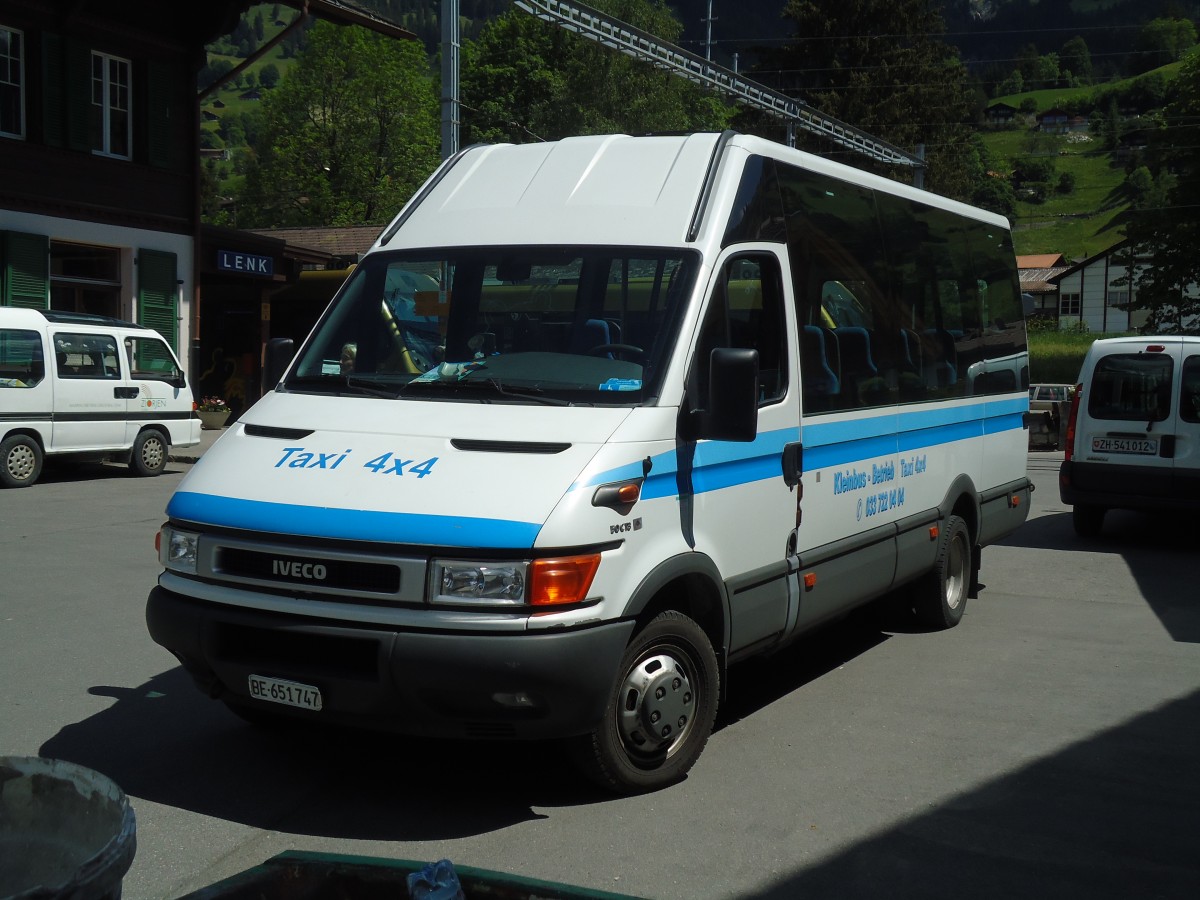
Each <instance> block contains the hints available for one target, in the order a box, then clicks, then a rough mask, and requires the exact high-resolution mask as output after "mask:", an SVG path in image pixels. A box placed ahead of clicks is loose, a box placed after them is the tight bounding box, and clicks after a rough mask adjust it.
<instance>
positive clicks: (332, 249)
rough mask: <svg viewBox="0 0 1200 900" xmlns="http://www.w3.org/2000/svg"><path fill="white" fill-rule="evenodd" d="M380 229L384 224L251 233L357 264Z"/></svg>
mask: <svg viewBox="0 0 1200 900" xmlns="http://www.w3.org/2000/svg"><path fill="white" fill-rule="evenodd" d="M383 229H384V226H383V225H354V226H350V227H347V228H259V229H252V233H253V234H259V235H262V236H263V237H272V238H277V239H279V240H281V241H286V242H287V243H288V244H290V245H294V246H297V247H307V248H309V249H310V250H320V251H322V252H324V253H328V254H330V255H331V256H336V257H340V258H348V259H352V260H354V261H356V262H357V261H358V259H359V258H360V257H361V256H362V255H363V254H364V253H366V252H367V251H368V250H370V249H371V245H372V244H374V243H375V240H376V238H378V237H379V235H380V232H382V231H383Z"/></svg>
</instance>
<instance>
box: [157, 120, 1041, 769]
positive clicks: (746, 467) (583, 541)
mask: <svg viewBox="0 0 1200 900" xmlns="http://www.w3.org/2000/svg"><path fill="white" fill-rule="evenodd" d="M267 356H268V369H269V370H270V371H272V372H273V373H274V374H275V375H277V376H278V378H279V380H278V386H277V387H276V388H275V390H274V391H272V392H270V393H268V394H267V395H266V396H264V397H263V399H262V400H260V401H259V402H258V403H257V404H256V405H255V406H254V407H252V408H251V409H250V410H249V411H247V412H246V413H245V414H243V415H242V416H241V418H240V419H239V421H238V423H237V424H235V425H234V426H232V427H231V428H230V429H229V430H228V431H227V432H226V433H225V434H224V435H223V436H222V437H221V439H220V440H219V441H217V442H216V444H215V445H214V446H213V447H212V448H211V449H210V450H209V451H208V452H207V453H206V454H205V455H204V457H203V458H202V459H201V460H200V462H199V463H198V464H197V465H196V466H195V467H194V469H193V471H191V472H190V473H189V474H188V475H187V476H186V478H185V479H184V480H183V482H182V483H181V485H180V487H179V490H178V491H177V493H176V494H175V495H174V497H173V498H172V499H171V501H170V504H169V506H168V509H167V514H168V517H169V518H168V521H167V523H166V524H165V525H164V526H163V528H162V530H161V532H160V535H159V538H160V543H159V548H160V556H161V560H162V563H163V566H164V571H163V573H162V575H161V577H160V579H159V583H158V585H157V586H156V587H155V588H154V589H153V590H152V591H151V594H150V597H149V601H148V606H147V622H148V626H149V630H150V633H151V635H152V636H153V638H154V640H156V641H157V642H158V643H160V644H162V645H163V646H165V647H166V648H168V649H169V650H171V652H172V653H174V654H175V655H176V657H177V658H178V659H179V660H180V662H181V663H182V665H183V666H184V668H185V669H186V670H187V671H188V672H189V673H190V674H191V675H192V676H193V678H194V679H195V680H196V682H197V684H198V685H200V687H201V688H202V689H203V690H205V691H206V692H207V693H209V694H210V695H211V696H214V697H218V698H220V699H221V700H222V701H223V702H225V703H226V704H227V705H228V706H229V707H230V708H231V709H232V710H234V711H235V712H237V713H238V714H240V715H242V716H243V717H245V718H248V719H250V720H252V721H258V720H264V719H267V720H273V719H279V718H289V719H295V720H300V721H312V722H323V723H334V724H348V725H364V726H368V727H372V728H378V729H386V730H393V731H396V732H401V733H406V734H412V735H435V736H442V737H446V736H449V737H460V738H488V739H500V738H511V739H525V740H542V739H568V740H569V743H570V745H571V747H572V748H573V749H574V752H575V757H576V758H577V760H578V761H579V763H580V765H581V766H582V767H583V769H584V770H585V771H586V772H587V773H588V774H589V775H591V776H593V777H594V778H596V779H597V780H598V781H599V782H601V783H602V784H604V785H606V786H608V787H610V788H612V789H614V790H616V791H621V792H632V791H642V790H650V789H654V788H658V787H661V786H663V785H666V784H670V783H672V782H674V781H676V780H678V779H680V778H682V777H683V776H684V775H685V774H686V773H687V771H688V770H689V769H690V768H691V766H692V765H693V763H695V761H696V759H697V758H698V757H699V755H700V753H701V751H702V749H703V747H704V745H705V743H706V741H707V740H708V737H709V734H710V732H711V730H712V728H713V724H714V721H715V719H716V716H717V710H718V705H719V701H720V697H721V694H722V692H723V691H724V690H725V685H726V675H727V673H728V672H729V670H730V665H731V664H732V663H734V662H736V661H738V660H740V659H743V658H746V657H748V656H751V655H755V654H759V653H763V652H772V651H776V650H779V649H780V648H782V647H785V646H787V645H788V644H789V643H791V642H792V641H794V640H795V639H796V638H797V637H799V636H800V635H802V634H805V633H807V632H808V631H810V630H811V629H812V628H814V627H817V626H819V625H821V624H822V623H825V622H828V621H830V620H832V619H834V618H837V617H840V616H842V615H844V614H845V613H846V612H848V611H849V610H851V609H853V608H855V607H857V606H860V605H862V604H864V603H867V602H869V601H871V600H873V599H876V598H878V597H881V596H883V595H885V594H890V593H893V592H896V591H899V590H903V591H904V592H906V594H905V596H906V597H908V598H909V600H910V605H911V606H912V608H913V609H914V610H915V612H916V614H918V615H919V616H920V618H921V619H922V620H923V621H924V622H926V623H927V624H928V625H930V626H932V627H934V628H945V627H949V626H952V625H955V624H957V623H958V621H959V620H960V619H961V617H962V615H963V610H964V607H965V604H966V601H967V599H968V596H970V595H972V594H973V591H974V586H975V584H976V578H977V574H978V570H979V564H980V549H981V548H982V547H983V546H985V545H986V544H988V543H991V542H993V541H995V540H997V539H999V538H1001V537H1003V536H1004V535H1007V534H1009V533H1010V532H1012V531H1013V530H1014V529H1016V528H1017V527H1018V526H1019V525H1020V524H1021V523H1022V522H1023V521H1024V519H1025V517H1026V513H1027V510H1028V498H1029V492H1030V484H1029V481H1028V478H1027V476H1026V471H1025V458H1026V448H1027V445H1028V437H1027V433H1026V430H1025V429H1026V415H1027V412H1028V408H1029V405H1028V404H1029V401H1028V393H1027V390H1028V380H1029V379H1028V363H1027V358H1028V357H1027V346H1026V339H1025V325H1024V320H1023V318H1022V306H1021V297H1020V292H1019V287H1018V282H1017V275H1016V263H1015V259H1014V256H1013V251H1012V243H1011V239H1010V235H1009V231H1008V226H1007V223H1006V222H1005V221H1004V220H1003V219H1002V218H1000V217H997V216H994V215H992V214H989V213H987V212H984V211H981V210H977V209H974V208H971V207H968V206H964V205H962V204H959V203H955V202H952V201H949V200H946V199H944V198H941V197H937V196H934V195H932V194H928V193H925V192H922V191H919V190H916V189H914V188H911V187H908V186H906V185H903V184H899V183H896V182H893V181H890V180H888V179H885V178H881V177H876V176H873V175H869V174H867V173H864V172H861V171H858V170H855V169H852V168H848V167H845V166H841V165H838V164H835V163H831V162H829V161H827V160H824V159H820V158H817V157H814V156H811V155H808V154H805V153H802V152H799V151H796V150H792V149H789V148H785V147H782V146H780V145H777V144H774V143H771V142H769V141H765V140H762V139H758V138H754V137H748V136H744V135H738V134H735V133H732V132H727V133H725V134H721V135H718V134H696V135H689V136H671V137H628V136H621V135H616V136H598V137H581V138H571V139H567V140H563V141H559V142H556V143H544V144H536V145H526V146H507V145H505V146H477V147H471V148H468V149H466V150H463V151H462V152H461V153H459V154H458V155H456V156H455V157H452V158H451V159H449V160H447V162H446V163H444V164H443V166H442V167H441V168H440V169H439V170H438V171H437V172H436V173H435V174H434V175H433V177H431V178H430V180H429V181H428V182H427V183H426V184H425V185H424V187H423V188H422V189H421V190H420V192H418V194H417V195H416V196H415V197H414V198H413V199H412V200H411V201H410V202H409V204H408V205H407V206H406V207H405V208H404V209H403V210H402V211H401V213H400V214H399V216H397V218H396V219H395V220H394V221H393V222H392V223H391V224H390V225H389V226H388V227H387V228H385V229H384V230H383V232H382V234H381V235H380V237H379V239H378V241H377V242H376V243H375V245H374V247H373V248H372V249H371V251H370V252H369V253H368V254H366V255H365V256H364V258H363V259H362V261H361V262H360V264H359V265H358V266H357V267H356V269H355V271H354V273H353V274H352V275H351V277H350V278H349V279H348V280H347V282H346V284H345V285H344V286H343V287H342V289H341V290H340V291H339V293H338V295H337V296H336V297H335V298H334V300H333V302H332V303H331V304H330V306H329V308H328V309H327V310H326V311H325V313H324V315H323V316H322V318H321V320H320V321H319V322H318V323H317V325H316V327H315V328H314V330H313V332H312V333H311V334H310V335H309V336H308V337H307V338H306V339H305V340H304V341H303V342H302V344H301V345H300V347H299V349H298V350H296V351H295V352H294V354H293V348H292V347H291V346H289V345H288V342H273V343H272V344H271V345H270V346H269V347H268V349H267ZM735 671H736V670H735Z"/></svg>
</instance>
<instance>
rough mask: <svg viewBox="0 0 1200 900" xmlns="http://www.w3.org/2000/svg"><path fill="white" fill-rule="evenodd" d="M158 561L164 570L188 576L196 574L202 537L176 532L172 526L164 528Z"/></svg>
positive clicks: (191, 533) (186, 532) (187, 532)
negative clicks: (197, 556) (197, 551)
mask: <svg viewBox="0 0 1200 900" xmlns="http://www.w3.org/2000/svg"><path fill="white" fill-rule="evenodd" d="M161 534H162V540H161V541H159V547H158V559H159V562H161V563H162V564H163V567H164V568H167V569H170V570H172V571H173V572H183V573H185V574H187V575H195V574H196V548H197V547H198V546H199V544H200V535H198V534H194V533H193V532H190V531H176V530H175V529H174V528H172V527H171V526H170V525H164V526H163V528H162V532H161Z"/></svg>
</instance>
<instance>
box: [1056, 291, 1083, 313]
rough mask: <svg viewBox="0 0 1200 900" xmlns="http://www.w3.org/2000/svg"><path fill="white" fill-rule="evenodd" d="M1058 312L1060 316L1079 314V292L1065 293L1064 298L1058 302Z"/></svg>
mask: <svg viewBox="0 0 1200 900" xmlns="http://www.w3.org/2000/svg"><path fill="white" fill-rule="evenodd" d="M1058 314H1059V315H1060V316H1077V315H1079V295H1078V294H1063V295H1062V300H1061V302H1060V303H1059V304H1058Z"/></svg>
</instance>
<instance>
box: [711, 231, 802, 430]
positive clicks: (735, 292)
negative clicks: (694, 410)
mask: <svg viewBox="0 0 1200 900" xmlns="http://www.w3.org/2000/svg"><path fill="white" fill-rule="evenodd" d="M786 340H787V326H786V324H785V321H784V313H783V285H782V282H781V280H780V275H779V263H778V261H777V260H776V259H775V257H774V256H770V255H767V254H747V255H745V256H739V257H736V258H734V259H731V260H730V261H729V262H728V263H726V265H725V268H724V270H723V271H722V272H721V274H720V276H719V277H718V279H717V281H716V284H715V286H714V288H713V296H712V299H711V300H710V301H709V306H708V312H707V313H706V316H705V321H704V327H703V329H702V330H701V332H700V339H699V344H698V345H697V348H696V353H695V354H694V355H693V359H694V360H695V362H694V366H693V380H694V383H695V387H696V394H695V396H696V397H698V398H699V397H706V396H708V378H709V366H708V361H709V358H710V357H711V355H712V351H713V350H715V349H717V348H718V347H737V348H745V349H748V350H757V351H758V369H759V405H760V406H762V405H764V404H767V403H771V402H773V401H775V400H778V399H780V398H782V397H783V395H784V394H785V393H786V391H787V347H786Z"/></svg>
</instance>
